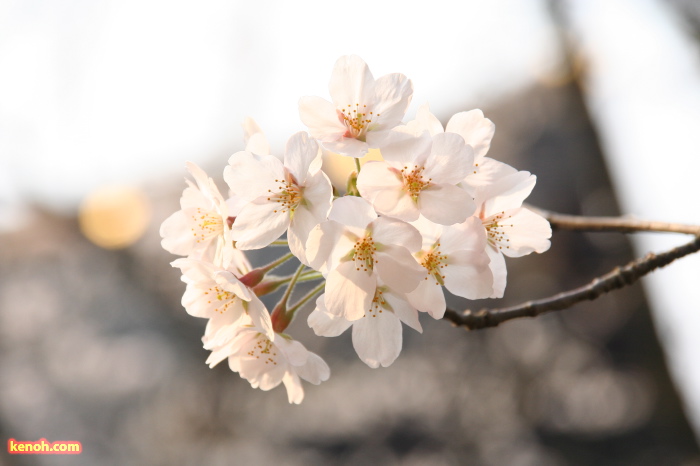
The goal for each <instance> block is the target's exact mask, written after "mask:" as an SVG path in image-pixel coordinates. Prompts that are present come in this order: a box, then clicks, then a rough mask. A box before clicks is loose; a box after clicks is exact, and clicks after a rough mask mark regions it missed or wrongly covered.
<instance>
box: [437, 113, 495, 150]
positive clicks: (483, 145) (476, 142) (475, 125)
mask: <svg viewBox="0 0 700 466" xmlns="http://www.w3.org/2000/svg"><path fill="white" fill-rule="evenodd" d="M445 131H446V132H449V133H457V134H459V135H460V136H462V137H463V138H464V141H465V142H466V143H467V144H469V145H470V146H472V147H473V148H474V154H475V156H476V157H477V158H481V157H483V156H484V155H486V152H488V150H489V147H490V146H491V139H493V135H494V133H495V132H496V125H494V124H493V122H492V121H491V120H489V119H488V118H484V113H483V112H482V111H481V110H479V109H474V110H470V111H468V112H460V113H457V114H456V115H454V116H453V117H452V118H450V121H448V122H447V127H446V128H445Z"/></svg>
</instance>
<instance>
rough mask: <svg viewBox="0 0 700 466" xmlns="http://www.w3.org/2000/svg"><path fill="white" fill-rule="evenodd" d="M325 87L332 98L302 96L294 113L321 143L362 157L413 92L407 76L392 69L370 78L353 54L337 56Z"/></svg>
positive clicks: (393, 121)
mask: <svg viewBox="0 0 700 466" xmlns="http://www.w3.org/2000/svg"><path fill="white" fill-rule="evenodd" d="M329 90H330V95H331V99H332V100H333V102H332V103H331V102H329V101H327V100H325V99H322V98H320V97H302V98H301V99H300V100H299V116H300V117H301V120H302V121H303V122H304V124H305V125H306V126H307V127H308V128H309V132H310V133H311V135H312V136H313V137H314V138H316V139H318V140H319V141H320V142H321V143H322V144H323V146H324V147H325V148H326V149H328V150H330V151H332V152H336V153H339V154H343V155H348V156H351V157H362V156H363V155H364V154H365V153H367V151H368V150H369V149H370V148H376V147H378V143H379V141H381V139H382V137H383V135H384V134H385V133H386V131H388V130H390V129H392V128H393V127H395V126H396V125H398V124H399V123H400V122H401V119H402V118H403V117H404V115H405V113H406V109H407V108H408V105H409V104H410V102H411V97H412V96H413V85H412V84H411V81H410V80H409V79H408V78H406V76H404V75H403V74H399V73H393V74H388V75H385V76H382V77H380V78H379V79H377V80H375V79H374V76H372V73H371V72H370V70H369V68H368V66H367V64H366V63H365V62H364V61H363V60H362V59H361V58H360V57H358V56H356V55H348V56H344V57H341V58H340V59H339V60H338V61H337V62H336V64H335V67H334V68H333V73H332V75H331V80H330V84H329Z"/></svg>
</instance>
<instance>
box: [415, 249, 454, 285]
mask: <svg viewBox="0 0 700 466" xmlns="http://www.w3.org/2000/svg"><path fill="white" fill-rule="evenodd" d="M420 265H422V266H423V267H425V269H426V270H427V271H428V276H427V277H425V279H426V280H427V279H428V277H429V276H431V275H432V276H433V277H434V278H435V284H437V285H443V284H444V280H445V276H444V275H443V274H442V270H441V269H444V268H445V267H447V266H448V265H449V264H447V256H446V255H444V254H441V253H440V243H436V244H435V246H433V249H431V250H430V252H427V253H425V254H424V255H423V256H422V257H421V258H420Z"/></svg>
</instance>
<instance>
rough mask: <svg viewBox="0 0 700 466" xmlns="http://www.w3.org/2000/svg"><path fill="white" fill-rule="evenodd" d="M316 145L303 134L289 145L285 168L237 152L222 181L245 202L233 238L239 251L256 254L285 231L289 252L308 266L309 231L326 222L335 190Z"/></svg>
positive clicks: (268, 157) (273, 160) (271, 159)
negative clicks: (305, 249) (307, 241)
mask: <svg viewBox="0 0 700 466" xmlns="http://www.w3.org/2000/svg"><path fill="white" fill-rule="evenodd" d="M320 168H321V154H320V151H319V148H318V144H317V143H316V141H314V140H313V139H310V138H309V137H308V135H307V134H306V133H303V132H302V133H297V134H295V135H294V136H292V137H291V138H290V139H289V141H288V142H287V147H286V150H285V153H284V162H281V161H280V160H279V159H277V158H276V157H274V156H271V155H255V154H252V153H250V152H238V153H236V154H234V155H233V156H231V159H230V160H229V165H228V166H227V167H226V169H225V170H224V179H225V180H226V182H227V183H228V185H229V187H230V188H231V191H232V192H233V193H234V194H235V195H237V196H240V197H242V198H244V199H246V200H247V202H246V203H245V204H244V205H243V207H242V208H241V211H240V212H239V213H238V215H237V216H236V220H235V222H234V223H233V227H232V237H233V239H234V240H235V241H236V247H237V248H239V249H243V250H245V249H259V248H263V247H265V246H267V245H269V244H270V243H271V242H272V241H274V240H276V239H277V238H279V237H280V236H281V235H282V234H283V233H284V232H285V231H287V230H288V234H287V239H288V241H289V248H290V250H291V251H292V253H294V255H296V256H297V257H298V258H299V260H301V261H302V262H304V263H306V253H305V251H304V245H305V243H306V239H307V237H308V234H309V231H311V229H312V228H313V227H314V226H316V225H318V224H319V223H320V222H322V221H324V220H325V219H326V215H327V213H328V210H329V209H330V206H331V200H332V198H333V194H332V192H333V188H332V186H331V183H330V181H329V180H328V177H327V176H326V175H325V173H323V172H322V171H321V170H320Z"/></svg>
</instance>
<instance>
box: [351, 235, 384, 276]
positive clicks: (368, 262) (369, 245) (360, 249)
mask: <svg viewBox="0 0 700 466" xmlns="http://www.w3.org/2000/svg"><path fill="white" fill-rule="evenodd" d="M376 250H377V247H376V246H375V245H374V240H373V239H372V237H371V236H365V237H364V238H362V239H358V240H357V241H356V242H355V247H354V248H353V251H352V252H353V256H352V259H353V260H354V261H355V267H356V268H357V270H360V269H362V270H364V271H365V272H367V271H368V270H373V267H374V263H375V262H379V261H375V260H374V252H375V251H376Z"/></svg>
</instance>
